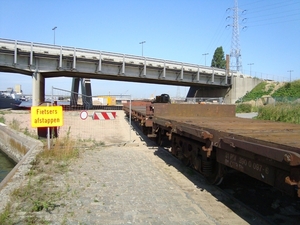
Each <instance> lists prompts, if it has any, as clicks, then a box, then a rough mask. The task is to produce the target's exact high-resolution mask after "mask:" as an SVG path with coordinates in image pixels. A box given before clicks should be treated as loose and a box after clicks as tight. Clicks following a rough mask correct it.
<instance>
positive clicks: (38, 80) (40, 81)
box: [32, 72, 45, 106]
mask: <svg viewBox="0 0 300 225" xmlns="http://www.w3.org/2000/svg"><path fill="white" fill-rule="evenodd" d="M44 101H45V78H44V77H43V75H42V74H41V73H38V72H35V73H33V74H32V106H38V105H40V104H41V103H42V102H44Z"/></svg>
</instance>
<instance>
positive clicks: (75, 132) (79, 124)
mask: <svg viewBox="0 0 300 225" xmlns="http://www.w3.org/2000/svg"><path fill="white" fill-rule="evenodd" d="M81 112H82V111H65V112H63V120H64V122H63V126H61V127H58V128H57V129H58V135H59V137H65V136H66V135H69V136H70V137H71V138H73V139H76V140H78V141H82V142H84V141H87V140H89V141H95V142H103V143H104V144H105V145H111V144H117V143H124V142H130V141H132V140H130V139H131V137H132V134H133V133H134V132H133V131H132V130H131V129H130V127H129V126H128V122H127V120H125V113H124V111H122V110H114V111H113V112H116V117H115V119H111V120H100V119H94V114H95V113H99V112H102V111H101V110H97V111H92V110H88V111H85V112H86V113H87V114H88V116H87V118H86V119H82V118H81ZM105 112H111V111H105ZM4 118H5V123H6V124H7V125H8V126H14V127H17V128H18V129H19V130H21V132H24V131H25V130H27V131H28V132H29V133H30V134H33V135H37V133H38V131H37V130H38V129H37V128H35V127H32V125H31V114H30V111H29V110H12V111H7V113H5V115H4ZM42 129H46V128H42Z"/></svg>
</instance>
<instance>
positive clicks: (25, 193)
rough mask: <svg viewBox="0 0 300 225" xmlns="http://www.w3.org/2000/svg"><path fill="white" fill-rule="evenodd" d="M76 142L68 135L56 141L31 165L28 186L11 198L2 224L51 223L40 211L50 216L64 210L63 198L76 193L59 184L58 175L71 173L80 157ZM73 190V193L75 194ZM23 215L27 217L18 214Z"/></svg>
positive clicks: (15, 191) (0, 215)
mask: <svg viewBox="0 0 300 225" xmlns="http://www.w3.org/2000/svg"><path fill="white" fill-rule="evenodd" d="M75 143H76V142H75V141H74V140H72V139H71V138H69V136H66V137H62V138H57V139H55V140H53V144H52V146H51V147H52V148H51V149H49V150H48V149H47V148H46V147H45V148H44V149H43V151H42V152H40V153H39V154H38V155H37V156H36V158H35V160H33V161H32V162H31V169H30V171H29V172H28V173H27V179H26V181H27V182H26V183H25V184H24V185H22V186H21V187H19V188H16V189H15V190H14V191H13V192H12V193H11V196H10V202H13V203H14V204H13V206H11V205H8V206H7V207H6V209H5V211H4V212H3V213H2V214H0V224H5V225H6V224H16V223H21V224H51V223H50V222H49V221H46V220H45V219H43V217H42V216H41V215H42V214H36V213H37V212H48V213H51V212H52V211H53V210H55V209H56V208H58V207H63V206H64V203H63V202H62V199H66V198H67V197H68V195H71V194H72V193H73V192H74V190H71V187H70V185H68V184H64V185H63V186H60V185H57V181H56V179H55V178H56V176H57V174H58V173H59V174H63V173H65V172H67V171H68V166H69V164H70V161H71V160H72V159H75V158H78V157H79V151H78V149H76V148H75V146H74V144H75ZM72 191H73V192H72ZM19 212H22V213H23V215H24V216H21V217H20V216H19V215H17V214H16V213H19Z"/></svg>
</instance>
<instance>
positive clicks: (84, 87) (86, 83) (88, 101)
mask: <svg viewBox="0 0 300 225" xmlns="http://www.w3.org/2000/svg"><path fill="white" fill-rule="evenodd" d="M81 91H82V103H83V106H84V108H85V109H92V108H93V99H92V86H91V80H90V79H86V78H81Z"/></svg>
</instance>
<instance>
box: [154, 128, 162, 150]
mask: <svg viewBox="0 0 300 225" xmlns="http://www.w3.org/2000/svg"><path fill="white" fill-rule="evenodd" d="M156 143H157V145H158V146H162V143H163V141H162V134H161V131H160V130H159V131H158V132H157V136H156Z"/></svg>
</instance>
